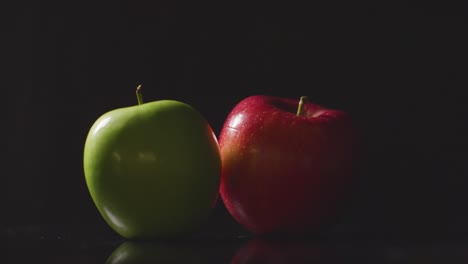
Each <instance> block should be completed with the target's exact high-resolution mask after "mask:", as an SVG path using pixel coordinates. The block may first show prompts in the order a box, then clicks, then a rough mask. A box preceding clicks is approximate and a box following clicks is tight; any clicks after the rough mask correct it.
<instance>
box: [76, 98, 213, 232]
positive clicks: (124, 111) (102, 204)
mask: <svg viewBox="0 0 468 264" xmlns="http://www.w3.org/2000/svg"><path fill="white" fill-rule="evenodd" d="M137 95H138V89H137ZM138 102H139V104H138V105H135V106H129V107H125V108H120V109H116V110H112V111H110V112H107V113H105V114H104V115H102V116H101V117H99V118H98V120H96V122H95V123H94V124H93V126H92V127H91V129H90V131H89V133H88V136H87V138H86V142H85V147H84V154H83V155H84V158H83V165H84V174H85V179H86V184H87V187H88V189H89V192H90V195H91V197H92V199H93V201H94V203H95V205H96V207H97V209H98V210H99V212H100V214H101V215H102V217H103V218H104V220H105V221H106V222H107V223H108V224H109V226H110V227H111V228H112V229H113V230H114V231H116V232H117V233H118V234H120V235H121V236H123V237H125V238H127V239H149V238H155V237H170V236H177V235H182V234H186V233H190V232H192V231H194V230H196V228H198V227H200V226H201V225H202V224H203V223H204V221H206V220H207V218H208V217H209V215H210V213H211V212H212V209H213V206H214V203H215V202H216V199H217V198H218V192H219V183H220V177H221V158H220V153H219V149H218V143H217V139H216V136H215V134H214V133H213V130H212V128H211V127H210V125H209V124H208V123H207V121H206V120H205V119H204V117H203V116H202V115H201V114H200V113H199V112H198V111H196V110H195V109H194V108H193V107H191V106H190V105H188V104H185V103H183V102H179V101H174V100H159V101H153V102H148V103H143V102H142V96H141V93H140V96H139V97H138Z"/></svg>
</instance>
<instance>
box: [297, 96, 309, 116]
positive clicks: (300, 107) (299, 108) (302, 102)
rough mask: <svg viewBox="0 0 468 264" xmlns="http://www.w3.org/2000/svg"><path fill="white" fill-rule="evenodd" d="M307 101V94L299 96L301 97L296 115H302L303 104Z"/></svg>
mask: <svg viewBox="0 0 468 264" xmlns="http://www.w3.org/2000/svg"><path fill="white" fill-rule="evenodd" d="M308 101H309V98H308V97H307V96H301V99H300V100H299V105H298V106H297V112H296V115H297V116H303V115H304V105H305V104H306V103H307V102H308Z"/></svg>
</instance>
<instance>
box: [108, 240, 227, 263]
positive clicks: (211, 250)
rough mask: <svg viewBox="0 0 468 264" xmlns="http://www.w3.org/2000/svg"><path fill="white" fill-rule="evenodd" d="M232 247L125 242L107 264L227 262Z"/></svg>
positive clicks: (187, 243)
mask: <svg viewBox="0 0 468 264" xmlns="http://www.w3.org/2000/svg"><path fill="white" fill-rule="evenodd" d="M234 252H235V247H233V245H231V244H229V243H204V242H202V241H156V242H153V241H130V240H128V241H125V242H123V243H122V244H120V245H119V246H118V247H117V248H116V249H115V250H114V251H113V252H112V254H111V255H110V256H109V257H108V258H107V261H106V264H124V263H229V261H230V259H231V257H232V255H233V254H234Z"/></svg>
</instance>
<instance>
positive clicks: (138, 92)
mask: <svg viewBox="0 0 468 264" xmlns="http://www.w3.org/2000/svg"><path fill="white" fill-rule="evenodd" d="M136 97H137V100H138V105H142V104H143V92H142V91H141V84H139V85H138V86H137V88H136Z"/></svg>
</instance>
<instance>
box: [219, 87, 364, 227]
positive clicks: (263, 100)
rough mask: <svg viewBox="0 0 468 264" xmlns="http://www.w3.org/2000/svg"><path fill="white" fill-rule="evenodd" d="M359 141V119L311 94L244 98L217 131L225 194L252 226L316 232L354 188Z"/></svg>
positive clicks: (240, 220) (233, 211) (226, 201)
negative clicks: (318, 101)
mask: <svg viewBox="0 0 468 264" xmlns="http://www.w3.org/2000/svg"><path fill="white" fill-rule="evenodd" d="M359 145H360V144H359V133H358V128H357V125H356V123H355V122H354V121H353V120H352V118H351V116H350V115H349V114H347V113H346V112H344V111H341V110H336V109H329V108H326V107H323V106H321V105H317V104H313V103H311V102H308V101H307V97H301V100H300V101H299V100H297V99H290V98H282V97H273V96H265V95H255V96H250V97H247V98H245V99H244V100H242V101H240V102H239V103H238V104H237V105H236V106H235V107H234V108H233V109H232V111H231V112H230V113H229V115H228V117H227V119H226V121H225V123H224V126H223V127H222V129H221V132H220V136H219V147H220V152H221V159H222V176H221V185H220V196H221V198H222V200H223V202H224V204H225V206H226V208H227V210H228V211H229V213H230V214H231V215H232V216H233V217H234V219H235V220H237V222H238V223H240V224H241V225H243V226H244V227H245V228H246V229H247V230H249V231H251V232H253V233H256V234H274V233H281V234H304V233H309V232H314V233H315V232H319V231H321V230H322V228H324V227H327V226H329V225H330V224H331V223H333V221H334V220H336V219H337V216H338V215H339V213H340V212H342V211H341V210H342V209H344V205H345V202H346V200H347V199H348V198H349V196H348V195H350V194H351V192H350V191H351V189H352V187H351V186H352V184H351V183H352V180H353V179H355V176H356V174H357V173H358V168H359V166H358V164H359V162H358V161H359V152H360V150H359Z"/></svg>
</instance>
